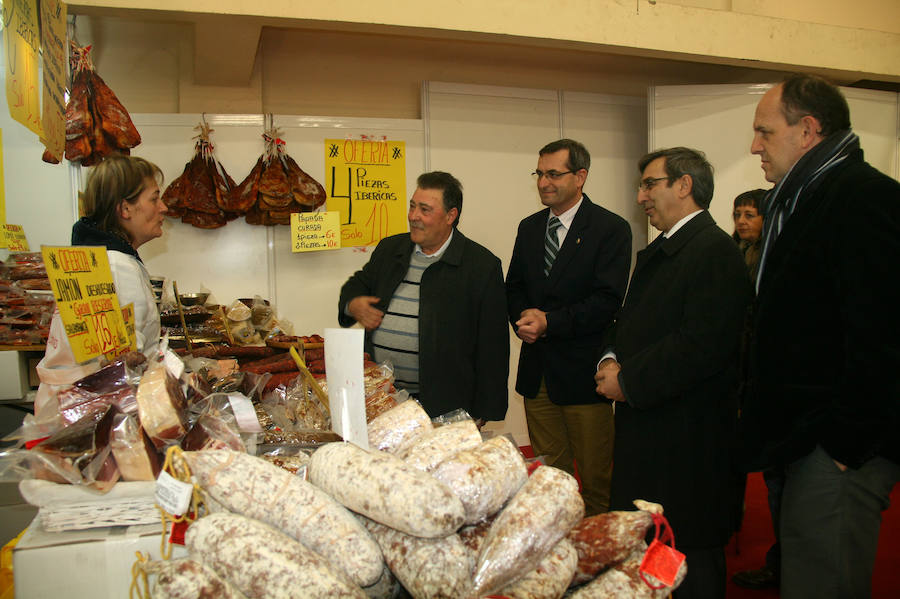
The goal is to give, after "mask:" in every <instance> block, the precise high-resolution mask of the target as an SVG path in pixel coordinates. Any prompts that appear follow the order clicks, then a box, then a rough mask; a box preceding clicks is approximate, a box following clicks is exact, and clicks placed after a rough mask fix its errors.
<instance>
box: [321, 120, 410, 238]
mask: <svg viewBox="0 0 900 599" xmlns="http://www.w3.org/2000/svg"><path fill="white" fill-rule="evenodd" d="M325 190H326V192H327V194H328V203H327V206H328V211H329V212H332V211H333V212H340V214H341V246H343V247H351V246H353V247H355V246H365V245H375V244H377V243H378V242H379V241H380V240H381V239H382V238H383V237H388V236H390V235H395V234H397V233H405V232H406V231H407V230H408V229H409V225H408V222H407V219H406V211H407V198H406V143H405V142H402V141H390V140H388V139H374V138H371V137H363V138H361V139H326V140H325Z"/></svg>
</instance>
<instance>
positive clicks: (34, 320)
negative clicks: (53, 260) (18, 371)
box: [0, 252, 56, 347]
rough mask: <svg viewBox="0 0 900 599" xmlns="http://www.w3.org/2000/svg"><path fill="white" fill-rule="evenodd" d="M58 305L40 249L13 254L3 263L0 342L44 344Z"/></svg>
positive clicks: (18, 344)
mask: <svg viewBox="0 0 900 599" xmlns="http://www.w3.org/2000/svg"><path fill="white" fill-rule="evenodd" d="M55 307H56V304H55V302H54V300H53V293H52V291H50V279H48V278H47V269H46V267H45V266H44V260H43V258H42V256H41V253H40V252H24V253H16V254H11V255H10V256H9V257H8V258H7V259H6V260H5V261H3V262H0V345H9V346H14V347H23V346H29V345H42V344H44V343H46V342H47V336H48V335H49V333H50V319H51V318H52V317H53V310H54V308H55Z"/></svg>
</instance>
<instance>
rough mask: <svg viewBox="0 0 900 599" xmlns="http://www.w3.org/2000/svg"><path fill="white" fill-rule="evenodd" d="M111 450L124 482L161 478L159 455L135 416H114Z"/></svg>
mask: <svg viewBox="0 0 900 599" xmlns="http://www.w3.org/2000/svg"><path fill="white" fill-rule="evenodd" d="M109 448H110V449H111V450H112V453H113V457H114V458H115V459H116V466H117V467H118V468H119V473H120V474H121V475H122V480H128V481H133V480H156V477H157V476H159V470H160V467H161V466H162V464H161V463H160V459H159V453H157V451H156V447H154V446H153V443H152V442H151V441H150V438H149V437H147V433H145V432H144V429H142V428H141V425H140V423H139V422H138V419H137V416H136V415H134V414H122V413H117V414H115V415H114V416H113V424H112V433H111V435H110V439H109Z"/></svg>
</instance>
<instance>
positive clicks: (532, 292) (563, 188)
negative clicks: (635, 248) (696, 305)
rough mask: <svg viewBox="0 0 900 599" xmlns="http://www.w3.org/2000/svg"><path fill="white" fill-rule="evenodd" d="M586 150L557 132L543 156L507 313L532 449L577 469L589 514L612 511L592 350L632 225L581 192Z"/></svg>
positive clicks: (605, 430) (613, 304)
mask: <svg viewBox="0 0 900 599" xmlns="http://www.w3.org/2000/svg"><path fill="white" fill-rule="evenodd" d="M590 166H591V157H590V154H589V153H588V151H587V149H586V148H585V147H584V146H583V145H582V144H580V143H578V142H577V141H573V140H571V139H561V140H558V141H555V142H552V143H550V144H547V145H546V146H544V147H543V148H542V149H541V150H540V153H539V157H538V164H537V170H536V171H535V172H534V173H533V175H534V177H535V180H536V182H537V189H538V193H539V194H540V198H541V203H542V204H543V205H544V206H546V207H547V208H545V209H543V210H541V211H539V212H537V213H535V214H533V215H531V216H529V217H528V218H526V219H524V220H523V221H522V222H521V223H520V224H519V231H518V235H517V237H516V242H515V246H514V248H513V255H512V259H511V260H510V264H509V270H508V273H507V276H506V294H507V305H508V309H509V320H510V322H511V323H512V325H513V329H514V330H515V332H516V335H517V336H518V337H519V338H520V339H521V340H522V350H521V353H520V354H519V368H518V376H517V378H516V391H517V392H518V393H521V394H522V395H523V396H524V397H525V416H526V419H527V423H528V435H529V437H530V440H531V445H532V448H533V449H534V451H535V454H536V455H542V456H545V460H546V462H547V463H548V464H549V465H551V466H556V467H557V468H561V469H562V470H565V471H566V472H569V473H574V464H577V466H578V475H579V477H580V479H581V484H582V495H583V496H584V501H585V508H586V513H587V514H588V515H593V514H597V513H602V512H606V511H607V510H608V509H609V480H610V474H611V468H612V450H613V447H612V440H613V416H612V406H611V402H610V401H609V400H608V399H606V398H603V397H598V396H597V394H596V393H594V380H593V373H594V368H595V364H596V351H597V348H598V346H599V344H600V340H601V336H602V334H603V330H604V329H605V328H606V327H607V325H608V324H609V323H610V321H611V320H612V317H613V314H615V311H616V310H617V309H618V308H619V306H620V305H621V303H622V297H623V296H624V294H625V284H626V282H627V280H628V269H629V267H630V265H631V229H630V228H629V226H628V223H627V222H626V221H625V220H624V219H623V218H621V217H619V216H617V215H615V214H613V213H612V212H610V211H609V210H607V209H605V208H602V207H601V206H598V205H597V204H594V203H593V202H591V200H590V199H589V198H588V197H587V195H585V194H584V193H583V191H582V190H583V188H584V184H585V180H586V179H587V176H588V169H590Z"/></svg>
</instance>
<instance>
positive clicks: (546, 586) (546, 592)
mask: <svg viewBox="0 0 900 599" xmlns="http://www.w3.org/2000/svg"><path fill="white" fill-rule="evenodd" d="M577 563H578V554H577V553H576V551H575V548H574V547H573V546H572V543H570V542H569V540H568V539H566V538H562V539H560V540H559V542H558V543H557V544H556V546H554V547H553V549H551V550H550V553H548V554H547V555H546V556H545V557H544V559H542V560H541V561H540V563H538V565H537V567H536V568H535V569H534V570H532V571H531V572H528V573H527V574H525V575H524V576H522V577H521V578H519V579H518V580H516V581H515V582H514V583H512V584H510V585H508V586H507V587H505V588H504V589H502V590H501V591H500V592H499V593H498V594H499V595H501V596H503V597H508V598H509V599H557V598H558V597H562V596H563V593H565V592H566V589H567V588H569V582H570V581H571V580H572V574H573V573H574V572H575V566H576V565H577Z"/></svg>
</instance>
